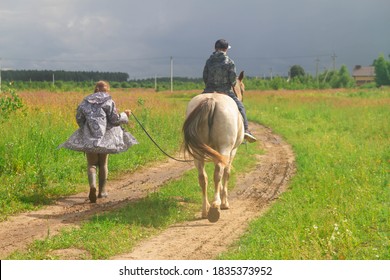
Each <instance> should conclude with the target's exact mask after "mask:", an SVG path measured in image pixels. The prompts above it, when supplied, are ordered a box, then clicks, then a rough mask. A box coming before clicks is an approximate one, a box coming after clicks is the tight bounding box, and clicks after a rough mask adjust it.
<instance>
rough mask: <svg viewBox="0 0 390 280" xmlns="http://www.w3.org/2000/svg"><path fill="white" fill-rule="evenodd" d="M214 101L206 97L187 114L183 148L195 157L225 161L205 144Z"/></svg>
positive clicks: (211, 119)
mask: <svg viewBox="0 0 390 280" xmlns="http://www.w3.org/2000/svg"><path fill="white" fill-rule="evenodd" d="M215 109H216V101H215V99H214V98H211V97H207V98H205V99H203V100H201V101H200V103H199V104H198V105H197V106H196V107H195V109H193V110H192V112H191V113H190V114H189V115H188V116H187V118H186V120H185V122H184V125H183V133H184V150H185V151H186V152H188V153H189V154H190V155H192V156H193V157H194V158H197V159H205V160H209V161H214V162H215V163H223V164H224V165H225V164H226V163H227V162H226V159H225V157H224V156H223V155H221V154H220V153H219V152H218V151H216V150H215V149H213V148H212V147H210V146H209V145H208V144H207V142H208V141H207V140H208V138H209V137H210V130H211V129H212V126H213V121H214V114H215Z"/></svg>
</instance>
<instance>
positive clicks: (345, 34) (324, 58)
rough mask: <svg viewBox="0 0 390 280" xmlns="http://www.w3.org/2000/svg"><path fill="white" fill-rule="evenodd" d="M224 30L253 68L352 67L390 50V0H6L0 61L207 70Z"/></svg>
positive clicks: (143, 73)
mask: <svg viewBox="0 0 390 280" xmlns="http://www.w3.org/2000/svg"><path fill="white" fill-rule="evenodd" d="M219 38H225V39H226V40H228V41H229V43H230V44H231V46H232V48H231V49H230V51H229V53H228V54H229V56H230V57H231V58H232V59H233V60H234V61H235V63H236V67H237V71H241V70H245V72H246V74H247V75H248V76H269V75H270V73H271V71H272V74H273V75H286V74H287V72H288V69H289V67H290V66H292V65H294V64H299V65H301V66H303V68H304V69H305V70H306V72H309V73H312V74H315V72H316V69H317V65H318V69H319V71H324V70H325V68H332V67H333V62H335V65H336V68H339V67H340V66H341V65H343V64H345V65H347V66H348V68H349V69H350V70H352V68H353V66H354V65H357V64H360V65H369V64H371V63H372V61H373V60H374V59H375V58H377V57H378V55H379V54H380V53H384V54H385V55H386V57H387V56H388V55H389V54H390V1H389V0H370V1H367V0H224V1H222V0H138V1H137V0H111V1H107V0H34V1H30V0H0V64H1V65H0V67H1V68H2V69H39V70H44V69H47V70H83V71H84V70H85V71H89V70H93V71H120V72H127V73H129V75H130V78H145V77H154V76H158V77H168V76H169V75H170V58H171V57H173V65H174V67H173V69H174V75H175V76H182V77H201V75H202V70H203V66H204V63H205V61H206V59H207V58H208V57H209V55H210V54H211V53H212V52H213V49H214V43H215V41H216V40H217V39H219ZM333 54H334V55H335V57H334V60H333V59H332V55H333Z"/></svg>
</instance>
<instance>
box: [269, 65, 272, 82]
mask: <svg viewBox="0 0 390 280" xmlns="http://www.w3.org/2000/svg"><path fill="white" fill-rule="evenodd" d="M269 73H270V75H271V80H272V78H273V74H272V68H270V69H269Z"/></svg>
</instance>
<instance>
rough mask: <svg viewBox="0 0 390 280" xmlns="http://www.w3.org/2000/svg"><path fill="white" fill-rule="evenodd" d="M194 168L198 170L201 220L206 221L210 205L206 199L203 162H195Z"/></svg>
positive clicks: (205, 179)
mask: <svg viewBox="0 0 390 280" xmlns="http://www.w3.org/2000/svg"><path fill="white" fill-rule="evenodd" d="M195 166H196V168H197V169H198V181H199V186H200V188H201V189H202V218H203V219H206V218H207V214H208V212H209V209H210V203H209V200H208V198H207V184H208V178H207V173H206V169H205V165H204V161H198V160H195Z"/></svg>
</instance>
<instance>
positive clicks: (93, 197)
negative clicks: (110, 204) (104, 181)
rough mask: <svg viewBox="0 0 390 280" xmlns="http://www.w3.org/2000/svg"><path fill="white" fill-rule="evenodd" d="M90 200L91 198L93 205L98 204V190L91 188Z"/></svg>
mask: <svg viewBox="0 0 390 280" xmlns="http://www.w3.org/2000/svg"><path fill="white" fill-rule="evenodd" d="M88 198H89V201H91V203H96V189H95V188H90V190H89V196H88Z"/></svg>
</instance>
